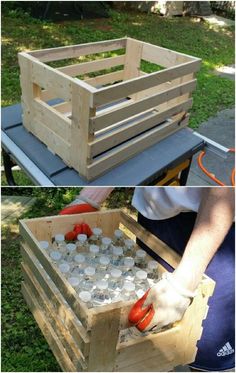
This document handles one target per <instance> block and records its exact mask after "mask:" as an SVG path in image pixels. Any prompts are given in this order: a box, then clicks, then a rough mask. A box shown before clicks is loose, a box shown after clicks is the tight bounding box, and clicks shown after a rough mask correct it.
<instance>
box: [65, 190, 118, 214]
mask: <svg viewBox="0 0 236 373" xmlns="http://www.w3.org/2000/svg"><path fill="white" fill-rule="evenodd" d="M113 189H114V188H100V187H87V188H84V189H82V191H81V193H80V194H79V195H78V196H76V199H75V200H74V201H73V202H71V203H70V204H69V205H68V206H74V205H80V204H83V203H85V202H86V203H88V204H89V205H90V206H92V207H94V208H96V209H98V210H99V209H100V205H101V203H102V202H103V201H105V199H106V198H107V197H108V196H109V194H110V193H111V191H112V190H113Z"/></svg>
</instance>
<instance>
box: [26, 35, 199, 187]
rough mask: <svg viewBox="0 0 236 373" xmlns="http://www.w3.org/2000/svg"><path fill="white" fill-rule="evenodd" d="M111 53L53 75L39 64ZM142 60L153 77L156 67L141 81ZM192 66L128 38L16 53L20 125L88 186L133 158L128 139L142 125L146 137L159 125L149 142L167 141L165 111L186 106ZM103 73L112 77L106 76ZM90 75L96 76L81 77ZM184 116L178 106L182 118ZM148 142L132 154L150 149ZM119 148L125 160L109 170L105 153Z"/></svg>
mask: <svg viewBox="0 0 236 373" xmlns="http://www.w3.org/2000/svg"><path fill="white" fill-rule="evenodd" d="M121 49H122V51H121ZM123 49H124V51H125V52H123ZM116 50H119V51H118V52H117V53H115V54H116V55H115V56H114V57H110V54H109V57H105V58H104V56H103V57H102V58H100V59H95V60H94V58H96V57H94V56H93V57H91V58H93V60H92V61H89V62H81V63H75V64H70V65H65V66H62V67H59V68H53V67H51V66H49V65H47V64H46V62H50V61H58V60H67V61H68V60H69V59H70V58H78V57H80V56H85V55H91V54H96V53H103V52H109V51H116ZM121 52H122V53H123V54H120V53H121ZM142 60H147V61H149V62H153V63H156V64H158V65H161V66H162V67H163V69H162V70H161V71H160V68H159V66H157V71H154V72H152V73H150V74H147V73H144V72H143V71H141V61H142ZM200 62H201V60H200V59H199V58H196V57H192V56H188V55H185V54H183V53H179V52H175V51H172V50H168V49H166V48H162V47H159V46H156V45H152V44H149V43H146V42H143V41H139V40H135V39H132V38H121V39H114V40H106V41H101V42H95V43H88V44H80V45H72V46H65V47H59V48H49V49H45V50H37V51H31V52H20V53H19V64H20V68H21V77H20V80H21V88H22V108H23V125H24V126H25V127H26V128H27V130H28V131H30V132H31V133H32V134H34V135H35V136H36V137H38V138H39V139H40V140H41V141H42V142H43V143H44V144H46V145H47V146H48V148H49V149H50V150H51V151H52V152H54V153H55V154H57V155H58V156H59V157H61V158H62V159H63V161H64V162H65V163H66V164H67V165H68V166H69V167H73V168H74V169H75V170H76V171H78V172H79V174H80V175H81V176H82V177H83V178H84V179H86V181H90V180H94V179H95V178H97V177H99V176H100V175H102V174H103V173H105V172H107V171H109V170H110V169H111V168H113V167H115V166H117V165H118V164H119V163H120V162H125V161H126V160H128V159H129V158H130V157H131V156H134V155H135V154H136V153H135V152H133V150H132V146H133V142H132V136H136V135H138V134H139V133H141V131H140V129H141V127H142V125H143V128H144V131H149V135H150V136H151V134H152V130H153V127H154V126H155V125H158V124H159V123H160V122H158V121H159V120H160V118H162V119H163V122H165V121H166V125H165V128H166V130H165V131H160V132H159V135H157V133H156V134H155V139H156V142H158V141H160V140H161V139H163V138H165V137H167V136H169V135H171V134H172V133H173V130H172V126H170V125H168V120H169V119H171V118H169V117H168V112H169V111H168V110H169V109H171V108H172V107H174V106H176V108H177V107H179V109H178V110H179V112H178V113H174V114H178V115H179V118H181V116H182V115H183V112H182V111H181V108H182V107H181V104H182V103H183V102H185V101H188V100H189V99H191V94H192V92H193V91H194V89H195V88H196V80H195V77H194V75H195V73H196V72H197V71H198V70H199V68H200ZM65 64H66V61H65ZM111 68H116V69H118V70H117V71H112V72H109V70H108V71H107V69H111ZM106 71H107V73H106V74H104V72H106ZM93 72H97V73H96V75H97V76H95V77H91V78H88V76H86V74H88V73H93ZM77 76H79V77H80V78H81V79H78V78H77ZM51 99H62V100H63V101H64V102H63V103H60V104H57V105H54V106H53V107H52V108H49V106H48V105H47V104H46V102H47V101H49V100H51ZM117 103H118V104H117ZM177 105H179V106H177ZM104 108H105V109H104ZM188 109H189V106H188V104H186V107H185V110H188ZM148 111H149V112H148ZM154 111H156V120H157V123H154V121H155V112H154ZM164 112H166V115H167V116H166V117H165V118H164ZM159 113H162V114H160V115H159ZM138 116H140V117H143V116H144V117H145V116H147V118H146V120H147V121H146V122H145V121H143V122H142V119H141V121H140V120H139V119H140V118H138ZM120 123H122V126H120ZM63 124H64V125H63ZM125 127H126V128H125ZM118 128H120V134H119V133H118ZM167 128H168V129H169V130H167ZM180 128H181V126H179V129H180ZM176 130H177V127H176ZM100 131H101V132H100ZM103 131H105V132H103ZM103 135H104V136H105V137H102V136H103ZM106 136H107V137H106ZM129 136H130V137H129ZM150 136H149V137H150ZM149 137H148V136H147V137H146V139H147V141H146V140H144V142H145V141H146V146H144V145H142V147H141V148H140V150H139V151H138V152H140V151H142V150H143V149H145V148H147V147H149V146H151V144H153V142H150V141H149V140H148V139H149ZM106 139H107V140H106ZM122 141H123V142H126V146H127V147H126V148H125V149H127V150H128V151H127V156H126V157H125V156H124V153H123V155H122V157H121V156H119V157H117V163H116V162H115V161H114V162H113V161H112V162H111V163H110V162H109V159H111V160H113V159H115V158H114V157H113V158H111V154H110V152H111V151H112V148H113V147H114V146H117V145H119V144H120V143H121V142H122ZM128 146H130V147H131V148H130V149H128ZM100 151H101V152H103V151H104V152H105V153H104V159H103V166H101V165H99V167H97V165H98V163H97V162H98V159H97V156H98V155H99V154H100ZM106 157H107V158H106ZM106 159H107V160H106ZM105 160H106V161H105ZM101 161H102V160H101Z"/></svg>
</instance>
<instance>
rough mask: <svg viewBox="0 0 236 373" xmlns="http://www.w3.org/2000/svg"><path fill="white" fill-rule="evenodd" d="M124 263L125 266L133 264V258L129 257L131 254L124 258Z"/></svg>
mask: <svg viewBox="0 0 236 373" xmlns="http://www.w3.org/2000/svg"><path fill="white" fill-rule="evenodd" d="M124 265H125V266H127V267H133V266H134V259H133V258H131V256H127V257H126V258H125V259H124Z"/></svg>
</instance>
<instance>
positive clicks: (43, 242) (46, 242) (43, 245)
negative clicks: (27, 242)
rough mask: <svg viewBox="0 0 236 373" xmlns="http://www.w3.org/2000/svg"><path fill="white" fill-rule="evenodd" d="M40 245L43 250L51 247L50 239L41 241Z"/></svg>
mask: <svg viewBox="0 0 236 373" xmlns="http://www.w3.org/2000/svg"><path fill="white" fill-rule="evenodd" d="M39 246H40V247H41V249H43V250H47V249H48V248H49V243H48V241H39Z"/></svg>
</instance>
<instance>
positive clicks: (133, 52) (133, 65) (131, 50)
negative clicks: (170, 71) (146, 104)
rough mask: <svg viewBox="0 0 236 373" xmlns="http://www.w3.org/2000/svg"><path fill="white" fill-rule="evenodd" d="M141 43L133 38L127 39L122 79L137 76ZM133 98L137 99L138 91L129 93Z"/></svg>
mask: <svg viewBox="0 0 236 373" xmlns="http://www.w3.org/2000/svg"><path fill="white" fill-rule="evenodd" d="M142 49H143V44H142V42H140V41H137V40H134V39H129V38H128V39H127V43H126V53H125V65H124V78H123V79H124V80H128V79H133V78H137V77H138V76H139V72H140V64H141V56H142ZM130 97H132V98H133V99H134V100H137V99H138V93H136V94H134V95H131V96H130Z"/></svg>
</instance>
